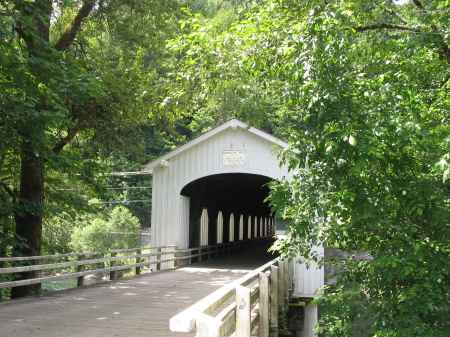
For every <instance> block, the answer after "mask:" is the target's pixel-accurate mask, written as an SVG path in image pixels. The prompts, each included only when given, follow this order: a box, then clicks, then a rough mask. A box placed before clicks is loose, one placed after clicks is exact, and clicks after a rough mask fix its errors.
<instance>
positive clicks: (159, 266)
mask: <svg viewBox="0 0 450 337" xmlns="http://www.w3.org/2000/svg"><path fill="white" fill-rule="evenodd" d="M156 252H157V253H158V254H156V259H157V260H161V247H158V248H156ZM156 270H161V263H159V262H158V263H157V264H156Z"/></svg>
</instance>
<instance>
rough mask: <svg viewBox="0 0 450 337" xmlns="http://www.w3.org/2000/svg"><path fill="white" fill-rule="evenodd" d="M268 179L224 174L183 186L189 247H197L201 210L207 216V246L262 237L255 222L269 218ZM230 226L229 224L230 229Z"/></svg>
mask: <svg viewBox="0 0 450 337" xmlns="http://www.w3.org/2000/svg"><path fill="white" fill-rule="evenodd" d="M270 180H271V179H270V178H269V177H266V176H261V175H256V174H248V173H224V174H216V175H211V176H206V177H203V178H200V179H197V180H195V181H193V182H190V183H189V184H187V185H186V186H185V187H183V189H182V190H181V195H182V196H185V197H188V198H189V200H190V207H189V247H199V246H200V230H201V220H202V215H203V214H204V212H205V210H206V211H207V213H208V221H207V226H208V243H209V244H216V243H224V242H230V241H235V240H239V239H241V240H244V239H249V238H253V237H258V236H262V234H263V233H260V232H259V231H260V226H259V224H257V226H255V221H256V222H258V221H259V222H260V221H261V219H264V220H263V221H265V219H270V218H271V216H270V210H269V207H268V204H267V202H265V199H266V198H267V195H268V194H269V188H268V186H267V184H268V183H269V182H270ZM218 219H220V220H219V221H221V222H222V229H223V233H218V226H217V221H218ZM255 219H257V220H255ZM230 222H232V224H230ZM230 225H233V229H232V230H230ZM219 240H221V242H218V241H219Z"/></svg>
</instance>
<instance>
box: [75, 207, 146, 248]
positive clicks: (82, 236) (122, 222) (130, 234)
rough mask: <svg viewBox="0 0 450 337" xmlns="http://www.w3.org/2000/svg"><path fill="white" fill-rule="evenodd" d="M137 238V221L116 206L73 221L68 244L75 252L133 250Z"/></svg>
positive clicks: (123, 209)
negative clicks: (73, 227)
mask: <svg viewBox="0 0 450 337" xmlns="http://www.w3.org/2000/svg"><path fill="white" fill-rule="evenodd" d="M139 236H140V224H139V220H138V219H137V218H136V217H135V216H133V215H132V214H131V213H130V211H129V210H128V209H127V208H125V207H123V206H117V207H114V208H112V209H106V208H103V209H101V212H99V213H97V214H96V215H88V216H86V217H85V218H84V219H83V218H78V219H77V220H75V229H74V231H73V232H72V235H71V241H70V243H69V244H70V246H71V247H72V249H73V251H76V252H95V251H106V250H113V249H126V248H135V247H138V246H139V242H138V241H139Z"/></svg>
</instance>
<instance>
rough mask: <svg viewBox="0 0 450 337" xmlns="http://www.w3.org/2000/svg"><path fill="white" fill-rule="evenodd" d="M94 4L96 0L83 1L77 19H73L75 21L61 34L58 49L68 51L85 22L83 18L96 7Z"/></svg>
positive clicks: (57, 44) (56, 45) (56, 46)
mask: <svg viewBox="0 0 450 337" xmlns="http://www.w3.org/2000/svg"><path fill="white" fill-rule="evenodd" d="M94 5H95V0H84V1H83V5H82V6H81V8H80V10H79V11H78V13H77V15H76V16H75V19H73V21H72V22H71V23H70V24H69V25H68V26H67V28H66V31H65V32H64V33H63V34H62V35H61V37H60V38H59V40H58V42H56V44H55V49H56V50H57V51H61V52H62V51H66V50H67V49H68V48H69V47H70V45H71V44H72V42H73V40H74V39H75V37H76V35H77V32H78V30H79V29H80V27H81V24H82V23H83V20H84V19H85V18H87V17H88V16H89V14H90V13H91V11H92V8H94Z"/></svg>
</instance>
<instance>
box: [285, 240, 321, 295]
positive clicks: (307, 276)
mask: <svg viewBox="0 0 450 337" xmlns="http://www.w3.org/2000/svg"><path fill="white" fill-rule="evenodd" d="M313 250H315V251H316V252H317V253H318V254H319V255H321V254H322V255H323V254H324V249H323V246H315V247H313ZM294 274H295V280H296V282H295V285H294V292H293V295H292V296H294V297H314V296H315V292H316V289H317V288H319V287H321V286H323V284H324V282H323V281H324V270H323V268H318V266H317V265H315V264H311V265H310V267H309V268H306V265H304V264H295V270H294Z"/></svg>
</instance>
